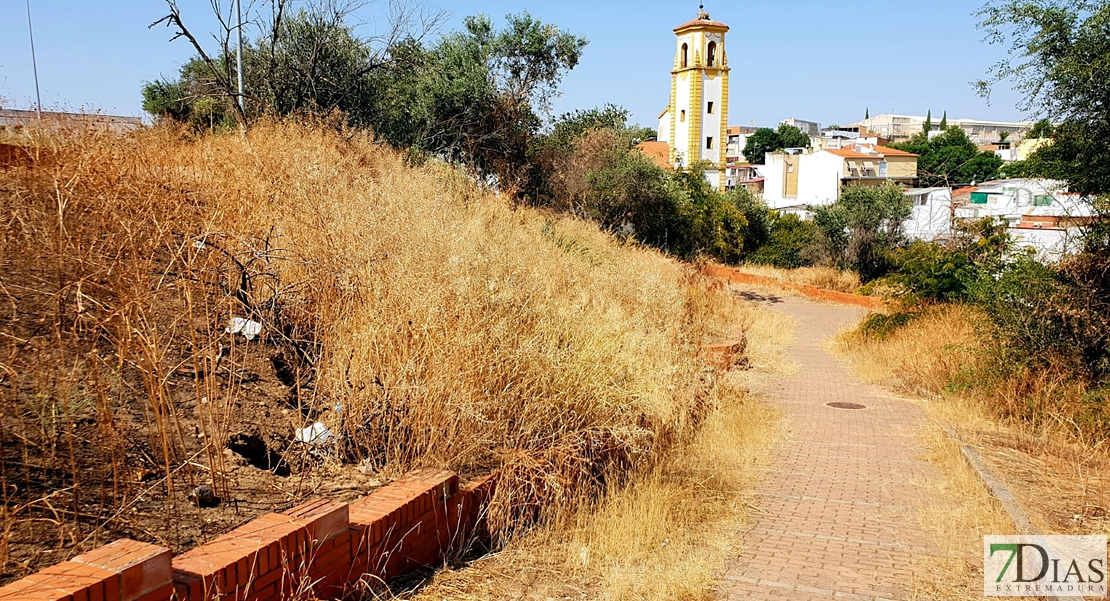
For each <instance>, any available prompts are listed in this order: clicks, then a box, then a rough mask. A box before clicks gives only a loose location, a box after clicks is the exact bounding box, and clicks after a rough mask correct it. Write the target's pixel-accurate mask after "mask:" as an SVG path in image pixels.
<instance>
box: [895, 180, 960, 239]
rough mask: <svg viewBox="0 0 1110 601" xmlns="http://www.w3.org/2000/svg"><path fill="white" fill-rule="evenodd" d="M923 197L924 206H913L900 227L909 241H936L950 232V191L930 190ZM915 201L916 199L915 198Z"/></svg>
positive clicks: (946, 189) (945, 189) (948, 189)
mask: <svg viewBox="0 0 1110 601" xmlns="http://www.w3.org/2000/svg"><path fill="white" fill-rule="evenodd" d="M920 196H924V200H925V204H923V205H918V204H914V207H913V213H911V214H910V218H909V219H907V220H906V221H905V222H904V223H903V224H902V227H903V229H904V230H905V232H906V236H908V237H909V238H910V239H911V240H926V241H930V240H936V239H937V238H938V237H940V236H943V235H948V234H950V233H951V232H952V214H951V208H952V190H951V189H950V188H944V189H942V190H930V191H929V192H928V193H927V194H924V195H920ZM915 200H916V198H915Z"/></svg>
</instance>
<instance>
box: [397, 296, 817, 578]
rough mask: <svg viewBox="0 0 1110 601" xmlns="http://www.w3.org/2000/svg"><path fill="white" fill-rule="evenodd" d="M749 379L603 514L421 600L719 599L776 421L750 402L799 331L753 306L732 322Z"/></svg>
mask: <svg viewBox="0 0 1110 601" xmlns="http://www.w3.org/2000/svg"><path fill="white" fill-rule="evenodd" d="M734 320H735V323H737V324H739V325H740V326H741V327H742V328H743V330H744V332H745V334H746V336H747V339H748V356H749V360H750V361H751V363H752V367H753V369H752V370H751V371H732V372H729V373H728V374H727V376H726V378H725V380H724V381H723V382H722V383H721V385H720V386H718V387H717V388H716V389H715V398H714V405H715V407H716V408H715V409H714V411H713V412H712V413H711V414H710V415H709V417H708V418H707V419H706V420H705V421H704V422H703V425H702V426H701V427H700V428H699V430H698V433H697V435H696V436H695V437H694V439H693V440H691V441H690V442H689V443H688V444H684V445H681V446H680V447H678V448H677V449H675V450H674V451H673V452H671V453H670V454H669V455H668V456H667V457H666V459H665V460H664V461H662V462H660V463H659V464H657V465H656V466H655V468H654V469H652V470H650V471H648V472H645V473H642V474H639V475H638V476H637V477H636V478H634V479H633V480H632V481H631V482H630V483H629V485H628V486H626V487H624V488H621V489H619V490H617V491H612V492H611V493H610V494H609V495H607V496H606V497H605V499H604V500H603V501H601V502H600V503H597V504H586V505H584V506H582V507H579V508H577V509H574V510H571V511H566V512H563V513H561V514H560V515H559V516H558V517H557V519H555V520H553V521H552V522H550V523H548V524H546V525H545V527H543V528H540V529H537V530H535V531H533V532H530V533H528V534H527V535H524V536H522V537H520V538H518V539H517V540H514V541H513V542H512V544H510V545H509V546H508V547H507V548H506V549H504V550H502V551H501V552H500V553H498V554H496V555H491V556H488V557H484V558H481V559H479V560H477V561H476V562H474V563H473V564H472V565H470V566H467V567H465V568H462V569H458V570H454V571H452V570H445V571H443V572H441V573H439V574H437V575H436V576H435V578H434V579H433V580H432V581H431V583H430V584H429V585H428V586H427V587H425V588H423V589H422V590H421V591H420V592H419V593H418V594H417V595H416V596H415V597H416V599H501V598H523V599H551V598H558V599H565V598H575V599H577V598H586V599H595V598H600V599H607V600H610V599H630V600H631V599H635V600H641V599H643V600H652V599H659V600H663V599H667V600H670V599H712V598H715V595H714V587H715V585H716V582H717V579H718V577H719V576H720V575H721V574H722V572H723V570H724V569H725V568H726V567H727V562H728V559H729V558H730V557H732V556H733V555H734V553H733V551H734V547H733V545H735V543H736V542H737V541H738V540H739V538H738V531H739V529H740V527H741V525H742V524H743V523H744V522H745V520H746V519H747V516H748V513H749V511H748V510H749V509H750V508H751V506H750V505H749V504H748V501H749V499H750V498H751V497H752V495H753V494H754V492H755V490H756V487H757V485H758V483H759V481H760V480H761V478H762V476H763V473H764V471H763V470H764V469H765V465H766V462H767V461H768V460H769V452H768V451H769V449H770V448H771V446H772V445H773V444H774V442H775V441H776V440H777V439H778V437H779V435H780V431H779V423H780V421H779V420H780V417H779V415H778V414H777V413H776V412H774V411H773V410H771V409H770V408H769V407H768V406H767V405H765V404H763V403H761V402H760V401H759V400H758V399H754V398H752V397H750V396H748V394H747V393H746V392H745V389H746V388H747V384H748V383H750V380H751V379H752V378H753V377H761V376H760V374H764V376H765V375H766V374H771V373H781V372H782V370H783V369H784V366H785V364H784V363H783V361H782V357H783V353H784V351H785V348H786V347H787V346H788V345H789V343H790V342H791V341H792V339H793V333H794V330H795V328H796V325H797V324H796V321H795V320H793V319H792V318H789V317H787V316H784V315H783V314H781V313H779V312H776V311H771V310H769V309H767V308H764V307H760V306H758V305H755V304H753V303H747V304H744V305H743V306H741V307H740V308H739V309H738V310H737V311H736V313H735V314H734Z"/></svg>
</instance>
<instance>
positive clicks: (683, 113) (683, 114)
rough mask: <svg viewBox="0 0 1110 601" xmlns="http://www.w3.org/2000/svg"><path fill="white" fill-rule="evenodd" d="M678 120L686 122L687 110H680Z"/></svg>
mask: <svg viewBox="0 0 1110 601" xmlns="http://www.w3.org/2000/svg"><path fill="white" fill-rule="evenodd" d="M678 122H679V123H686V111H678Z"/></svg>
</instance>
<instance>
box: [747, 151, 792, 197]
mask: <svg viewBox="0 0 1110 601" xmlns="http://www.w3.org/2000/svg"><path fill="white" fill-rule="evenodd" d="M782 156H783V155H781V154H768V155H767V159H766V164H765V165H756V167H755V169H756V172H758V173H759V174H760V175H762V176H763V202H765V203H767V206H768V207H770V208H772V209H781V208H783V207H787V206H790V205H792V204H794V201H793V200H790V201H787V200H786V198H785V197H783V195H782V191H783V185H784V184H785V183H786V173H785V169H784V168H783V160H782Z"/></svg>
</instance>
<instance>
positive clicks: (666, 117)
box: [655, 109, 674, 142]
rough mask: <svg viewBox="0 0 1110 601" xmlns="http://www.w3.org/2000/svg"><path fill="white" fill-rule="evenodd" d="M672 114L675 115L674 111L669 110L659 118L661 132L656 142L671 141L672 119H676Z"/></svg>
mask: <svg viewBox="0 0 1110 601" xmlns="http://www.w3.org/2000/svg"><path fill="white" fill-rule="evenodd" d="M672 113H674V110H673V109H667V112H665V113H663V116H662V117H660V118H659V132H658V134H657V135H656V137H655V139H656V140H658V141H660V142H670V141H671V119H672V118H673V117H674V115H673V114H672Z"/></svg>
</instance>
